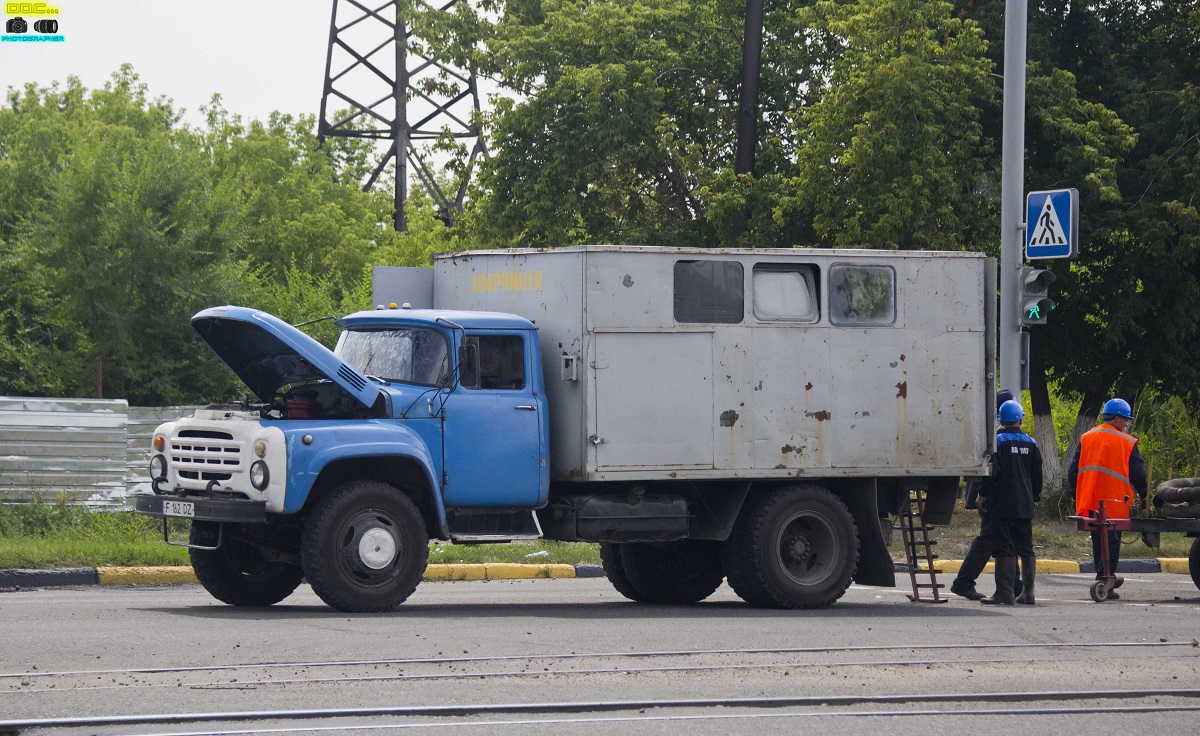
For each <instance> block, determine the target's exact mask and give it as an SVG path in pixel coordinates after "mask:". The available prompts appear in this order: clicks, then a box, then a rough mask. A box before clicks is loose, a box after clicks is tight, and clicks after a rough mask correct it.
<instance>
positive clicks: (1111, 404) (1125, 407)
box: [1100, 399, 1133, 419]
mask: <svg viewBox="0 0 1200 736" xmlns="http://www.w3.org/2000/svg"><path fill="white" fill-rule="evenodd" d="M1100 413H1101V414H1103V415H1104V416H1106V417H1125V418H1126V419H1133V410H1132V409H1130V408H1129V402H1128V401H1126V400H1125V399H1109V400H1108V401H1106V402H1104V408H1103V409H1101V410H1100Z"/></svg>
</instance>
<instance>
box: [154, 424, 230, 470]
mask: <svg viewBox="0 0 1200 736" xmlns="http://www.w3.org/2000/svg"><path fill="white" fill-rule="evenodd" d="M241 464H242V446H241V443H239V442H237V441H236V440H234V439H233V435H232V434H229V433H228V432H213V431H208V430H195V429H185V430H183V431H181V432H180V433H179V434H178V436H176V437H172V438H171V465H172V467H174V468H175V469H176V472H178V473H179V477H181V478H186V479H188V480H199V481H210V480H229V479H230V478H231V477H233V473H235V472H237V471H238V470H239V469H240V468H241Z"/></svg>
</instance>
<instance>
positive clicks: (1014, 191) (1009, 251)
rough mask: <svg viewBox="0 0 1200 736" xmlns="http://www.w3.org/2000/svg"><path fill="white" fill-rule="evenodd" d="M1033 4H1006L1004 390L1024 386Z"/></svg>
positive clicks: (1002, 280)
mask: <svg viewBox="0 0 1200 736" xmlns="http://www.w3.org/2000/svg"><path fill="white" fill-rule="evenodd" d="M1028 14H1029V4H1028V0H1007V2H1006V3H1005V4H1004V137H1003V144H1002V146H1003V147H1002V149H1001V165H1000V386H1001V388H1008V389H1012V390H1013V391H1019V390H1020V389H1021V388H1022V386H1021V375H1022V371H1021V322H1020V320H1019V319H1018V315H1017V310H1018V309H1019V307H1018V303H1019V301H1020V294H1021V284H1020V273H1021V264H1022V263H1023V261H1024V256H1023V253H1022V250H1023V243H1022V240H1023V237H1024V229H1023V228H1022V223H1023V221H1024V212H1023V211H1022V210H1023V209H1024V207H1023V206H1022V205H1023V201H1024V197H1023V195H1024V191H1025V181H1024V180H1025V55H1026V51H1025V41H1026V34H1027V25H1028Z"/></svg>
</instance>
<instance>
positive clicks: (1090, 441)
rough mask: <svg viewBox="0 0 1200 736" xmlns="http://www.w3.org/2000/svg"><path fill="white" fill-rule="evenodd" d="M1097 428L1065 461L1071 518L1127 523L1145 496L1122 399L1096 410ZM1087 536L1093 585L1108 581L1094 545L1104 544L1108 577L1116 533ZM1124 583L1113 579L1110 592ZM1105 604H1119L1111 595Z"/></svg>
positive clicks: (1115, 557)
mask: <svg viewBox="0 0 1200 736" xmlns="http://www.w3.org/2000/svg"><path fill="white" fill-rule="evenodd" d="M1100 413H1101V415H1102V419H1103V422H1104V423H1103V424H1101V425H1099V426H1098V427H1096V428H1095V429H1092V430H1090V431H1088V432H1086V433H1085V434H1084V435H1083V437H1081V438H1080V440H1079V448H1078V449H1077V450H1076V451H1075V456H1074V457H1073V458H1072V459H1071V467H1070V468H1069V469H1068V470H1067V478H1068V479H1069V480H1070V482H1071V495H1072V496H1074V497H1075V513H1076V515H1078V516H1088V515H1089V514H1091V513H1094V512H1097V511H1099V510H1100V501H1101V499H1103V500H1104V510H1105V513H1107V514H1108V518H1110V519H1128V518H1129V506H1130V502H1132V501H1133V499H1134V496H1135V495H1136V496H1137V497H1138V498H1145V497H1146V493H1147V490H1148V488H1147V483H1146V462H1145V461H1144V460H1143V459H1142V454H1141V453H1140V452H1138V448H1137V443H1138V441H1137V438H1136V437H1134V436H1132V435H1130V434H1129V427H1130V425H1132V424H1133V412H1132V410H1131V409H1130V408H1129V402H1128V401H1125V400H1124V399H1116V398H1114V399H1109V400H1108V401H1107V402H1105V404H1104V408H1103V409H1102V410H1101V412H1100ZM1103 534H1104V533H1103V532H1101V531H1093V532H1092V559H1093V560H1095V562H1096V579H1097V580H1099V579H1100V578H1102V577H1105V576H1106V575H1108V574H1109V573H1108V571H1106V570H1105V569H1104V562H1103V556H1102V554H1101V548H1100V545H1101V544H1104V543H1106V542H1107V544H1108V560H1109V564H1110V565H1111V567H1112V573H1113V574H1115V573H1116V571H1117V562H1118V561H1119V560H1120V559H1121V532H1116V531H1110V532H1108V539H1107V540H1104V539H1103V538H1102V536H1103ZM1124 582H1125V579H1124V578H1121V577H1118V578H1117V582H1116V587H1117V588H1119V587H1121V584H1122V583H1124ZM1108 597H1109V598H1110V599H1112V598H1120V596H1119V595H1117V591H1116V590H1113V591H1111V592H1110V593H1109V594H1108Z"/></svg>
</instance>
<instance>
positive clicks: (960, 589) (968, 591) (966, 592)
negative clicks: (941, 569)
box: [950, 578, 987, 601]
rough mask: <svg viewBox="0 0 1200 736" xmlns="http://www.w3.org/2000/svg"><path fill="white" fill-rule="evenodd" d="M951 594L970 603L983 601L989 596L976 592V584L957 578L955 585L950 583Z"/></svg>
mask: <svg viewBox="0 0 1200 736" xmlns="http://www.w3.org/2000/svg"><path fill="white" fill-rule="evenodd" d="M950 592H951V593H953V594H954V595H960V596H962V597H963V598H966V599H967V600H969V601H981V600H983V599H984V598H986V597H987V596H985V595H984V594H983V593H980V592H979V591H978V590H975V583H974V582H971V581H968V580H964V579H963V578H955V579H954V582H953V583H950Z"/></svg>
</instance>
